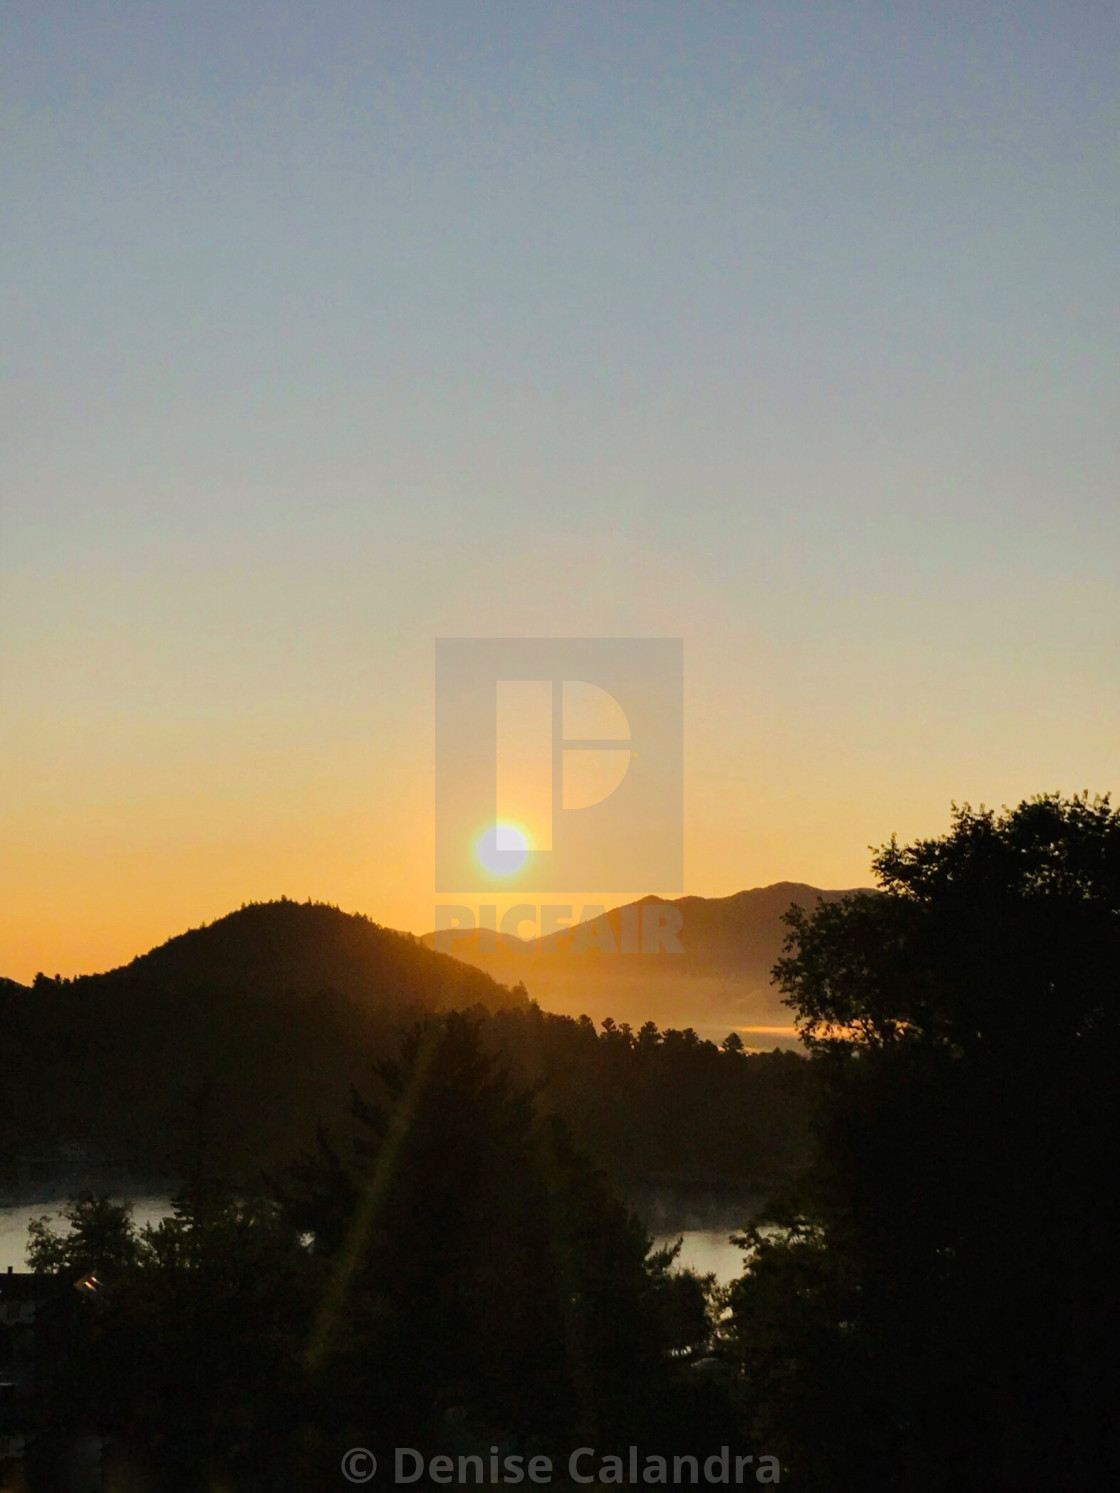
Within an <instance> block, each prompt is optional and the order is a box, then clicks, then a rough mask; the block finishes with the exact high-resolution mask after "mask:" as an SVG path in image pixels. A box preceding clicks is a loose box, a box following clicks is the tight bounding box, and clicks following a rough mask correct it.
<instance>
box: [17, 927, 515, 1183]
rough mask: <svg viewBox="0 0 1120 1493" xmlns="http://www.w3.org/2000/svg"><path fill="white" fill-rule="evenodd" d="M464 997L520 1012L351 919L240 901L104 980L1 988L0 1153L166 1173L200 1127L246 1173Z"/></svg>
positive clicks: (452, 968) (339, 1120)
mask: <svg viewBox="0 0 1120 1493" xmlns="http://www.w3.org/2000/svg"><path fill="white" fill-rule="evenodd" d="M478 1005H482V1006H485V1007H487V1008H488V1009H489V1010H491V1011H501V1010H507V1009H509V1008H525V1007H526V1006H527V1002H526V1000H525V997H524V995H523V994H521V993H516V992H511V991H509V990H508V989H506V988H505V987H504V986H502V985H500V984H498V983H497V982H496V981H495V980H493V979H492V978H491V977H490V976H489V975H488V974H486V973H484V972H483V971H481V970H478V969H474V968H473V967H472V966H471V965H469V964H464V963H462V962H461V961H459V960H457V959H453V958H451V957H450V956H449V955H447V954H440V953H434V952H433V951H432V950H431V949H428V948H425V947H424V945H423V944H422V943H420V942H419V940H417V939H415V938H413V937H412V935H411V934H407V933H395V932H393V931H392V930H391V929H388V928H381V927H379V926H378V925H377V924H376V923H373V922H371V921H370V920H369V919H368V918H364V917H360V916H356V915H353V914H349V913H344V912H340V911H339V909H338V908H336V907H328V906H326V905H324V904H321V903H310V902H306V903H297V902H289V901H286V900H284V901H280V902H265V903H256V904H250V905H249V906H247V907H243V908H241V909H240V911H238V912H234V913H230V914H229V916H228V917H224V918H220V919H219V920H218V921H217V922H215V923H211V924H209V925H208V926H206V927H202V928H194V929H191V930H190V932H188V933H183V934H180V935H179V936H178V937H176V938H172V939H169V940H168V942H167V943H165V944H162V945H161V946H160V947H159V948H156V949H152V950H151V951H150V952H149V953H147V954H142V955H141V956H140V957H139V958H137V959H134V960H133V961H132V962H131V963H130V964H127V965H124V966H123V967H122V968H120V969H115V970H110V971H108V972H107V973H105V974H98V975H83V976H79V977H78V978H77V979H73V980H57V979H54V980H52V979H47V978H46V977H44V976H37V977H36V980H35V984H34V986H33V987H32V989H31V990H28V989H27V988H26V987H25V986H20V985H16V984H15V983H14V982H11V981H8V982H5V983H4V985H3V986H0V1033H3V1039H2V1040H3V1044H4V1046H3V1051H4V1073H3V1083H2V1084H0V1152H2V1151H3V1150H4V1149H5V1147H7V1148H8V1149H10V1150H11V1151H12V1152H14V1153H19V1154H22V1155H24V1156H27V1155H29V1154H41V1155H43V1156H47V1157H48V1158H49V1157H50V1156H51V1155H55V1154H63V1153H65V1152H66V1151H67V1150H68V1149H71V1150H72V1149H74V1148H75V1147H76V1148H77V1149H78V1150H79V1151H84V1152H86V1153H88V1154H89V1155H90V1156H91V1157H93V1156H96V1157H98V1158H101V1159H102V1160H104V1159H105V1158H116V1160H115V1161H114V1164H118V1163H119V1164H122V1165H123V1164H124V1161H125V1160H127V1162H128V1164H129V1165H131V1166H133V1167H140V1168H147V1169H151V1170H153V1171H155V1172H161V1171H162V1172H167V1171H171V1172H176V1173H179V1174H182V1173H183V1171H184V1169H185V1166H186V1164H187V1163H186V1160H185V1158H186V1157H187V1156H188V1155H190V1154H194V1153H195V1152H197V1150H198V1148H199V1146H201V1145H203V1132H205V1137H206V1139H205V1145H206V1146H208V1147H210V1148H211V1149H213V1150H215V1151H216V1152H217V1153H219V1154H220V1155H221V1158H222V1164H223V1166H225V1167H227V1168H228V1169H229V1170H230V1171H231V1172H235V1173H236V1172H238V1169H240V1175H242V1176H243V1177H245V1176H248V1177H250V1178H251V1177H252V1176H253V1175H255V1174H256V1170H257V1169H259V1167H260V1166H262V1165H267V1166H276V1165H279V1164H281V1162H282V1161H283V1160H284V1159H285V1158H289V1157H291V1156H292V1155H293V1154H294V1153H295V1152H296V1151H297V1150H298V1149H299V1148H300V1147H301V1146H305V1145H307V1144H310V1143H311V1142H313V1140H314V1134H315V1125H316V1122H317V1121H319V1120H325V1121H326V1122H328V1123H330V1124H331V1125H332V1126H335V1127H336V1128H338V1129H342V1128H344V1127H345V1125H346V1124H347V1123H348V1116H349V1092H350V1085H351V1084H355V1085H357V1086H359V1087H360V1088H362V1089H368V1087H369V1085H370V1082H371V1079H372V1074H373V1067H374V1063H375V1062H376V1061H377V1060H378V1059H379V1058H382V1057H386V1056H389V1055H390V1054H392V1053H394V1052H395V1051H396V1050H397V1047H398V1045H399V1041H400V1034H401V1031H402V1030H403V1029H405V1028H407V1027H408V1026H410V1025H411V1024H412V1023H413V1022H414V1021H415V1020H416V1019H417V1018H418V1017H420V1016H422V1015H423V1014H424V1012H425V1011H432V1010H446V1009H453V1008H469V1007H474V1006H478ZM204 1110H205V1111H206V1113H205V1114H204V1113H203V1111H204ZM0 1162H3V1155H2V1154H0ZM44 1164H45V1165H47V1169H48V1172H50V1173H51V1175H52V1176H56V1175H57V1170H58V1169H57V1167H56V1166H55V1167H53V1168H52V1166H51V1164H50V1163H49V1161H48V1162H47V1163H44ZM2 1171H3V1168H2V1167H0V1187H2V1185H3V1175H2ZM32 1180H33V1179H30V1178H29V1177H24V1178H23V1183H24V1184H27V1185H30V1183H31V1181H32ZM89 1185H92V1184H89ZM97 1185H98V1186H101V1185H110V1184H109V1183H105V1184H103V1183H102V1182H100V1181H99V1182H98V1184H97ZM112 1185H116V1184H112Z"/></svg>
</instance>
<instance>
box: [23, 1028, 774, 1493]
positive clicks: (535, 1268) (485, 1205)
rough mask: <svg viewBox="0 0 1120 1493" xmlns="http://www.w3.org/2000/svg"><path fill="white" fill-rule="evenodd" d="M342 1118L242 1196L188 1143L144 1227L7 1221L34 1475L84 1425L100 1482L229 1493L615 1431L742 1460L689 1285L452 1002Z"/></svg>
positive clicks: (44, 1472) (34, 1481) (103, 1208)
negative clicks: (173, 1187) (24, 1267)
mask: <svg viewBox="0 0 1120 1493" xmlns="http://www.w3.org/2000/svg"><path fill="white" fill-rule="evenodd" d="M354 1118H355V1122H356V1128H357V1134H356V1135H355V1138H354V1141H353V1143H348V1144H346V1145H336V1144H335V1143H334V1142H333V1141H332V1140H331V1139H330V1138H329V1137H328V1136H326V1135H325V1134H323V1135H321V1136H320V1137H319V1139H318V1141H317V1143H316V1145H315V1147H314V1149H312V1150H310V1151H309V1152H307V1153H306V1154H304V1155H303V1156H302V1157H301V1159H300V1160H299V1161H298V1162H297V1163H296V1164H295V1165H293V1166H292V1167H289V1168H288V1169H287V1170H286V1171H285V1172H284V1173H283V1174H282V1175H281V1176H280V1177H278V1178H276V1179H273V1180H272V1181H271V1182H270V1184H269V1186H268V1187H267V1189H266V1190H264V1191H263V1192H261V1193H258V1195H257V1196H256V1197H254V1198H247V1197H245V1196H244V1195H243V1194H239V1193H237V1192H236V1191H235V1190H234V1189H233V1188H232V1187H231V1185H230V1183H229V1180H228V1177H227V1175H225V1174H224V1173H223V1171H222V1169H221V1162H222V1158H221V1157H220V1155H216V1154H214V1153H210V1152H206V1151H200V1152H199V1155H198V1158H197V1165H196V1167H195V1169H194V1171H193V1172H192V1174H191V1175H189V1176H188V1177H187V1179H186V1181H185V1184H184V1187H183V1190H182V1192H181V1194H180V1195H179V1197H178V1198H177V1199H176V1208H175V1215H174V1217H172V1218H170V1219H168V1220H165V1221H164V1222H163V1223H162V1224H161V1225H160V1226H159V1227H158V1228H146V1229H144V1230H139V1231H138V1230H137V1229H136V1228H135V1227H134V1226H133V1225H132V1223H131V1220H130V1218H129V1216H128V1213H127V1209H125V1208H122V1207H120V1206H117V1205H114V1204H112V1203H110V1202H109V1201H108V1200H107V1199H105V1198H95V1197H86V1198H83V1199H79V1200H77V1201H76V1202H75V1203H74V1204H73V1206H72V1207H71V1209H70V1212H69V1220H68V1221H69V1222H70V1224H71V1225H72V1226H73V1227H72V1228H71V1230H70V1232H69V1233H68V1234H62V1233H56V1232H54V1231H53V1230H52V1229H51V1228H50V1227H48V1226H47V1224H46V1223H45V1222H44V1223H42V1224H39V1225H36V1226H35V1227H33V1229H32V1248H31V1258H32V1262H33V1264H34V1266H35V1267H36V1269H38V1270H39V1271H41V1272H44V1273H50V1274H53V1275H54V1277H55V1282H56V1286H57V1288H56V1289H55V1290H54V1292H53V1294H52V1295H51V1298H50V1300H49V1301H48V1303H47V1305H46V1306H45V1307H44V1308H43V1309H42V1310H41V1312H40V1317H39V1321H38V1323H37V1326H36V1331H35V1334H34V1338H33V1342H32V1344H31V1346H30V1347H25V1348H24V1349H23V1350H22V1351H23V1362H22V1363H21V1364H19V1365H17V1375H18V1376H19V1377H20V1378H21V1380H22V1382H23V1383H25V1384H29V1385H31V1386H32V1388H31V1389H30V1391H28V1392H27V1393H25V1394H23V1396H22V1398H21V1399H19V1400H17V1402H16V1403H15V1413H16V1414H17V1415H18V1416H21V1417H22V1421H21V1424H22V1425H23V1427H24V1430H25V1432H26V1434H27V1435H28V1438H29V1451H28V1454H27V1457H26V1465H25V1469H24V1471H25V1474H26V1478H27V1485H28V1486H29V1487H30V1488H31V1489H32V1490H37V1489H44V1490H50V1493H60V1490H62V1489H64V1488H68V1487H69V1486H70V1483H69V1481H68V1477H69V1474H68V1473H67V1470H66V1469H67V1466H68V1465H72V1464H73V1461H74V1455H75V1447H76V1446H78V1445H79V1444H80V1442H81V1440H82V1438H83V1437H87V1438H88V1437H89V1436H90V1435H94V1436H96V1437H97V1438H99V1439H104V1441H105V1443H106V1448H105V1451H104V1459H103V1460H104V1467H103V1472H104V1475H105V1479H106V1482H107V1484H108V1483H112V1485H113V1486H117V1485H118V1483H119V1484H120V1485H122V1486H124V1485H127V1486H130V1487H132V1486H136V1487H143V1488H153V1489H159V1490H174V1489H180V1488H182V1489H184V1490H186V1489H194V1488H198V1487H202V1486H207V1487H209V1486H219V1485H220V1486H222V1487H228V1488H231V1489H237V1490H240V1493H248V1490H254V1493H264V1490H272V1489H276V1490H279V1489H285V1490H287V1489H289V1488H294V1487H298V1488H302V1489H308V1490H315V1489H319V1488H324V1489H325V1488H331V1487H335V1486H337V1485H338V1482H339V1479H340V1473H339V1466H340V1462H341V1458H342V1457H343V1455H344V1454H345V1452H346V1451H347V1450H348V1449H349V1448H352V1447H364V1448H368V1449H369V1450H371V1451H373V1452H374V1453H375V1455H376V1456H377V1457H378V1459H379V1460H381V1461H382V1465H383V1466H386V1467H389V1466H391V1464H392V1454H393V1449H394V1447H397V1446H408V1447H413V1448H417V1449H418V1450H419V1451H420V1452H421V1453H422V1454H423V1455H424V1456H425V1457H426V1458H427V1457H430V1456H432V1455H433V1454H441V1455H451V1456H453V1457H454V1456H458V1455H463V1456H466V1457H481V1458H482V1459H483V1465H484V1466H488V1465H489V1459H490V1456H491V1455H494V1454H498V1455H500V1457H501V1458H502V1461H503V1463H505V1461H506V1459H507V1458H514V1459H516V1460H517V1461H518V1462H519V1463H520V1465H521V1467H522V1468H523V1467H524V1464H525V1462H526V1461H527V1460H528V1458H529V1457H530V1456H533V1455H547V1456H550V1457H554V1458H556V1459H557V1461H558V1463H559V1465H560V1466H561V1467H563V1466H564V1465H565V1464H566V1458H567V1455H568V1454H569V1452H570V1451H572V1450H574V1449H575V1448H576V1447H578V1446H588V1447H598V1448H601V1449H602V1450H603V1451H604V1452H606V1451H610V1450H614V1449H622V1450H623V1452H625V1450H626V1448H627V1447H628V1446H630V1445H632V1444H634V1445H640V1446H641V1447H642V1456H643V1461H644V1460H645V1459H649V1458H653V1459H654V1462H655V1463H656V1462H657V1461H660V1463H661V1472H662V1475H661V1478H660V1480H661V1481H668V1478H667V1476H666V1472H667V1468H668V1466H670V1465H671V1459H672V1458H673V1457H674V1456H681V1455H694V1456H696V1457H698V1458H699V1459H700V1461H701V1462H703V1460H704V1459H705V1458H706V1457H708V1456H709V1455H710V1454H711V1453H712V1452H713V1451H718V1450H719V1448H720V1447H723V1446H726V1447H728V1448H729V1449H733V1450H734V1452H735V1453H736V1454H741V1455H745V1456H751V1457H753V1455H754V1454H753V1452H752V1451H751V1450H750V1449H749V1448H748V1447H747V1446H746V1445H745V1443H744V1442H743V1441H742V1439H741V1437H740V1435H739V1432H738V1429H737V1426H736V1421H735V1416H734V1413H733V1411H732V1408H731V1403H730V1400H729V1398H728V1395H727V1392H726V1387H725V1384H724V1383H723V1381H722V1379H721V1378H720V1376H719V1375H718V1374H717V1375H714V1376H713V1375H711V1374H709V1373H706V1372H702V1371H701V1372H698V1370H697V1360H698V1359H699V1358H700V1356H701V1355H702V1354H703V1353H704V1351H705V1348H706V1344H707V1342H708V1338H709V1335H710V1316H709V1311H708V1297H709V1294H710V1289H709V1284H708V1283H706V1282H704V1281H702V1280H700V1279H698V1278H697V1277H695V1276H693V1275H690V1274H687V1273H685V1274H678V1273H674V1272H672V1271H671V1270H670V1268H669V1267H670V1264H671V1255H670V1254H669V1253H668V1252H663V1253H661V1254H659V1255H653V1256H650V1255H649V1253H648V1250H649V1240H648V1239H647V1237H646V1236H645V1234H644V1231H643V1230H642V1228H641V1226H640V1225H639V1224H638V1222H637V1220H636V1219H635V1218H634V1217H633V1215H632V1214H630V1213H629V1212H628V1211H627V1210H626V1209H625V1208H624V1207H622V1206H621V1205H620V1204H619V1203H617V1202H616V1201H615V1200H614V1199H613V1197H612V1196H611V1194H610V1192H609V1190H608V1189H607V1188H606V1187H605V1186H604V1184H603V1181H602V1180H601V1178H600V1176H599V1175H598V1173H597V1172H596V1170H595V1169H594V1168H593V1167H591V1166H590V1165H589V1164H588V1162H587V1160H586V1159H585V1158H584V1156H583V1155H582V1154H581V1152H580V1151H579V1149H578V1148H577V1147H575V1146H574V1145H573V1143H572V1141H571V1138H570V1136H569V1134H568V1131H567V1127H566V1126H565V1125H564V1123H563V1122H562V1121H561V1120H560V1119H559V1118H557V1117H556V1116H554V1115H553V1116H549V1115H546V1114H541V1113H540V1112H539V1110H538V1108H537V1106H536V1104H535V1102H534V1093H533V1091H532V1089H530V1088H526V1087H524V1086H522V1085H520V1084H518V1083H517V1082H516V1081H515V1080H514V1079H513V1078H512V1077H511V1076H510V1073H509V1070H508V1068H507V1066H506V1065H505V1064H503V1063H502V1062H501V1061H500V1059H498V1058H497V1057H496V1056H495V1055H494V1054H493V1053H492V1052H490V1051H488V1050H487V1044H486V1042H485V1041H484V1040H483V1030H482V1023H481V1022H480V1021H479V1020H478V1019H472V1018H471V1017H469V1016H464V1015H458V1014H451V1015H449V1016H446V1017H442V1018H438V1017H434V1018H432V1017H430V1018H428V1020H427V1021H426V1022H425V1023H423V1024H422V1025H420V1026H418V1027H416V1028H415V1029H414V1030H413V1031H412V1032H411V1033H410V1034H409V1035H408V1037H407V1038H406V1039H405V1041H404V1043H403V1045H402V1048H401V1051H400V1054H399V1056H398V1057H397V1058H395V1059H393V1060H389V1061H386V1062H384V1063H382V1064H380V1065H379V1066H378V1072H377V1084H376V1087H375V1089H373V1090H372V1091H371V1092H369V1093H368V1094H362V1095H356V1096H355V1097H354ZM79 1281H84V1285H83V1286H82V1288H81V1289H80V1290H73V1289H70V1287H71V1286H72V1285H73V1284H74V1283H76V1282H79ZM753 1465H754V1464H753V1462H752V1464H751V1466H752V1481H753V1480H754V1479H753ZM760 1465H762V1467H763V1471H764V1472H765V1471H766V1470H767V1464H760ZM775 1471H776V1464H774V1467H773V1469H772V1470H771V1475H770V1477H769V1479H764V1480H770V1481H773V1473H774V1472H775Z"/></svg>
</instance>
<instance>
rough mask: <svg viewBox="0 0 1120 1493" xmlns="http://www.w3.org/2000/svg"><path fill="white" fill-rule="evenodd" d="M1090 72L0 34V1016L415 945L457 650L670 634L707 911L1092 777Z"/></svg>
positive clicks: (932, 55) (562, 17)
mask: <svg viewBox="0 0 1120 1493" xmlns="http://www.w3.org/2000/svg"><path fill="white" fill-rule="evenodd" d="M1118 80H1120V12H1118V11H1117V9H1116V7H1115V6H1112V5H1110V4H1106V3H1095V0H1094V3H1090V0H1070V3H1063V4H1032V3H1029V0H1024V3H1020V4H1016V5H1014V6H1008V5H999V6H997V5H994V4H987V3H981V4H977V3H976V0H969V3H967V4H963V3H954V0H950V3H938V4H936V5H934V4H932V3H931V4H925V3H921V0H915V3H913V4H908V5H905V6H897V5H886V4H869V3H845V4H823V3H801V0H775V3H768V0H763V3H757V4H747V3H734V4H733V3H706V0H692V3H687V4H686V3H680V0H672V3H667V0H641V3H634V4H630V3H622V0H619V3H610V4H600V3H593V0H580V3H576V0H561V3H556V0H517V3H513V0H506V3H489V0H472V3H471V4H469V5H464V4H463V3H462V0H411V3H409V4H408V5H401V4H387V3H381V0H360V3H359V0H316V3H314V4H310V3H293V0H269V3H268V4H258V3H248V0H222V3H221V4H218V3H208V0H192V3H190V4H186V3H180V0H166V3H158V4H157V3H151V0H149V3H144V4H138V3H120V0H80V3H65V4H64V3H57V0H34V3H25V0H11V3H9V4H8V5H7V6H6V7H5V21H4V25H3V28H2V31H0V124H2V128H0V202H2V211H3V221H4V230H3V242H2V249H0V253H2V256H3V275H2V285H3V290H2V296H3V312H2V315H3V324H2V336H0V343H2V345H0V363H2V374H3V399H2V401H0V422H2V423H0V450H2V452H3V458H2V464H0V702H2V705H0V973H4V974H7V975H9V976H12V977H15V978H21V979H27V978H30V976H31V975H32V974H34V973H35V971H36V970H39V969H43V970H45V971H47V972H48V973H54V972H56V971H57V972H61V973H63V974H74V973H77V972H80V971H89V970H94V969H103V968H108V967H111V966H113V965H116V964H119V963H122V962H124V961H125V960H127V959H129V958H131V957H132V956H133V955H135V954H136V953H139V952H141V951H142V950H143V949H146V948H148V947H149V946H151V945H152V944H154V943H157V942H160V941H162V940H163V939H165V938H167V937H169V936H170V935H172V934H174V933H176V932H179V931H181V930H182V929H184V928H186V927H188V926H193V925H197V924H199V923H201V922H203V921H209V920H211V919H213V918H215V917H218V916H220V915H222V914H223V913H225V912H227V911H229V910H231V909H232V908H234V907H236V906H238V905H240V904H241V903H242V902H245V901H249V900H256V899H261V898H266V897H273V896H279V895H281V894H286V895H289V896H293V897H297V898H301V899H302V898H305V897H313V898H317V899H321V900H326V901H331V902H335V903H338V904H339V905H341V906H343V907H345V908H347V909H349V910H356V911H363V912H366V913H368V914H369V915H370V916H372V917H374V918H375V919H376V920H377V921H379V922H382V923H385V924H388V925H390V926H394V927H400V928H409V929H412V930H413V931H415V932H423V931H425V930H426V929H427V928H430V927H431V926H432V925H433V910H434V906H435V904H436V902H437V901H440V900H446V899H445V898H444V899H440V898H437V897H436V895H435V892H434V879H433V854H434V851H433V846H434V831H433V805H432V801H433V790H432V775H433V719H434V709H433V669H434V665H433V649H434V639H435V638H437V637H472V636H481V637H491V636H493V637H523V636H527V637H533V636H542V637H600V636H601V637H662V636H665V637H680V638H683V640H684V657H685V764H686V767H685V808H684V813H685V824H684V828H685V885H686V888H687V890H688V891H689V892H691V893H697V894H702V895H712V896H714V895H726V894H728V893H731V892H734V891H737V890H739V889H741V888H743V887H748V886H757V885H763V884H766V883H768V882H772V881H776V880H785V879H789V880H802V881H808V882H811V883H814V884H816V885H820V886H831V887H837V886H851V885H862V884H866V883H867V881H868V877H869V870H868V867H869V859H870V857H869V852H868V847H869V846H872V845H877V844H880V843H882V842H883V841H884V840H886V839H887V838H889V836H890V835H891V834H892V833H897V834H898V835H899V836H900V838H902V839H904V840H905V839H912V838H914V837H916V836H918V835H929V834H937V833H940V832H941V831H942V830H944V829H945V828H946V827H947V824H948V819H949V809H950V803H951V801H953V800H956V801H965V800H967V801H971V802H973V803H974V804H975V803H980V802H986V803H988V804H992V805H999V804H1002V803H1014V802H1018V801H1019V800H1020V799H1021V798H1023V797H1025V796H1027V795H1029V794H1031V793H1034V792H1039V791H1044V790H1053V789H1061V790H1063V791H1066V792H1073V791H1077V790H1081V789H1085V788H1088V789H1090V790H1093V791H1107V790H1109V789H1111V788H1113V787H1116V786H1117V771H1116V767H1117V754H1118V752H1120V646H1118V645H1120V607H1118V600H1120V597H1118V587H1117V566H1118V561H1120V502H1118V492H1117V485H1118V483H1117V474H1118V472H1120V463H1118V461H1117V455H1118V452H1117V446H1118V432H1120V419H1118V411H1117V389H1118V388H1120V378H1118V373H1120V369H1118V368H1117V362H1118V359H1120V351H1118V349H1120V338H1118V336H1117V330H1118V322H1117V312H1118V304H1117V303H1118V298H1120V289H1118V288H1120V273H1118V270H1120V266H1118V264H1117V258H1118V254H1117V240H1118V235H1117V234H1116V231H1115V225H1116V209H1117V190H1118V186H1120V172H1118V164H1120V160H1118V157H1120V150H1118V142H1120V132H1118V125H1120V81H1118ZM592 890H593V889H588V897H589V900H592ZM659 890H662V889H661V888H658V887H644V886H640V887H635V888H633V892H634V894H635V895H638V894H641V893H644V892H648V891H659ZM612 900H614V901H620V900H624V899H623V898H621V897H617V896H616V897H614V898H613V899H612Z"/></svg>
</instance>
